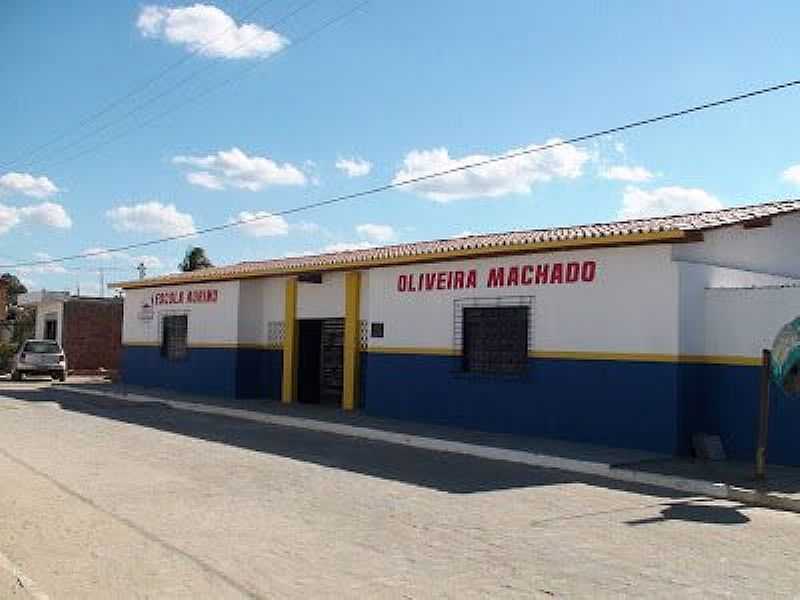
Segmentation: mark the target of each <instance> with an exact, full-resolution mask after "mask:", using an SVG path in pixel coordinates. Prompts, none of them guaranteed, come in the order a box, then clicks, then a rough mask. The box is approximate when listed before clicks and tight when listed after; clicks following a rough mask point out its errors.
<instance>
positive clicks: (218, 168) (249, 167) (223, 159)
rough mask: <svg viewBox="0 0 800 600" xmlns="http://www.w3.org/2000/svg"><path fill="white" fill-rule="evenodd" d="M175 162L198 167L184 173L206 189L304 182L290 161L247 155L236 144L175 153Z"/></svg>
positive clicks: (253, 190)
mask: <svg viewBox="0 0 800 600" xmlns="http://www.w3.org/2000/svg"><path fill="white" fill-rule="evenodd" d="M172 162H173V163H175V164H177V165H188V166H190V167H198V168H200V169H203V170H202V171H194V172H191V173H189V174H188V175H187V179H188V180H189V183H192V184H194V185H200V186H203V187H205V188H208V189H213V190H223V189H226V188H228V187H234V188H239V189H244V190H249V191H251V192H257V191H259V190H262V189H264V188H265V187H267V186H272V185H306V183H308V179H307V178H306V175H305V173H303V171H301V170H300V169H299V168H298V167H296V166H294V165H293V164H291V163H283V164H280V163H277V162H275V161H273V160H271V159H269V158H266V157H263V156H247V154H245V153H244V152H242V151H241V150H240V149H239V148H231V149H230V150H221V151H219V152H217V153H216V154H210V155H208V156H176V157H174V158H173V159H172Z"/></svg>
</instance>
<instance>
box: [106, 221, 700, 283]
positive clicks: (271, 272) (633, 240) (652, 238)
mask: <svg viewBox="0 0 800 600" xmlns="http://www.w3.org/2000/svg"><path fill="white" fill-rule="evenodd" d="M688 237H689V236H688V235H687V233H686V232H685V231H680V230H671V231H653V232H650V233H634V234H630V235H618V236H605V237H595V238H575V239H572V240H557V241H552V242H536V243H530V244H517V245H513V246H490V247H482V248H466V249H462V250H451V251H448V252H430V253H425V254H413V255H410V256H395V257H387V258H374V259H370V260H362V261H353V262H342V263H336V264H328V265H305V266H301V267H289V268H285V269H261V270H257V271H250V272H247V273H226V274H221V275H216V276H215V275H213V274H207V275H205V276H204V275H203V270H200V271H193V272H192V273H191V274H190V275H188V276H186V275H180V276H178V277H185V278H184V279H177V278H176V279H172V280H170V279H169V276H167V277H166V278H164V279H161V280H154V281H152V282H148V280H146V279H143V280H134V281H123V282H118V283H112V284H110V285H109V287H114V288H122V289H125V290H132V289H138V288H152V287H163V286H167V285H190V284H194V283H208V282H212V281H233V280H237V279H252V278H257V277H279V276H286V275H295V274H298V273H318V272H321V271H347V270H348V269H353V268H361V269H363V268H374V267H391V266H399V265H410V264H419V263H431V262H439V261H449V260H458V259H469V258H485V257H492V256H506V255H513V254H532V253H539V252H550V251H556V250H579V249H585V248H608V247H613V246H623V245H624V246H628V245H640V244H657V243H671V242H682V241H687V239H688Z"/></svg>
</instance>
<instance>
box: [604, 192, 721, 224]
mask: <svg viewBox="0 0 800 600" xmlns="http://www.w3.org/2000/svg"><path fill="white" fill-rule="evenodd" d="M720 208H723V204H722V202H721V201H720V200H719V199H717V198H716V197H715V196H713V195H711V194H709V193H708V192H706V191H705V190H701V189H699V188H684V187H678V186H669V187H661V188H656V189H654V190H643V189H641V188H638V187H635V186H629V187H627V188H625V193H624V195H623V199H622V207H621V208H620V210H619V213H618V217H619V218H620V219H640V218H645V217H658V216H666V215H676V214H683V213H691V212H701V211H705V210H718V209H720Z"/></svg>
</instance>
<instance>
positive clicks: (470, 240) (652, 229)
mask: <svg viewBox="0 0 800 600" xmlns="http://www.w3.org/2000/svg"><path fill="white" fill-rule="evenodd" d="M792 212H800V200H786V201H782V202H771V203H766V204H758V205H752V206H743V207H735V208H726V209H722V210H715V211H706V212H701V213H693V214H683V215H674V216H669V217H653V218H649V219H633V220H628V221H616V222H611V223H591V224H587V225H577V226H574V227H556V228H551V229H531V230H526V231H510V232H506V233H491V234H485V235H471V236H466V237H461V238H452V239H443V240H431V241H424V242H416V243H405V244H395V245H392V246H383V247H378V248H369V249H359V250H348V251H344V252H333V253H327V254H318V255H313V256H296V257H288V258H277V259H270V260H263V261H246V262H240V263H237V264H234V265H229V266H223V267H212V268H210V269H203V270H202V271H193V272H191V273H175V274H171V275H164V276H162V277H154V278H150V279H145V280H137V281H128V282H122V283H117V284H113V285H114V286H115V287H123V288H128V287H149V286H158V285H168V284H172V283H188V282H191V281H209V280H215V279H235V278H236V277H237V276H256V275H258V274H259V273H270V274H273V273H275V272H280V271H297V270H314V269H315V268H321V267H331V266H339V265H341V266H342V267H345V266H348V265H353V266H356V265H359V264H362V263H366V264H369V263H373V262H376V261H380V260H385V259H402V258H410V257H416V256H424V255H430V254H442V253H450V252H458V251H459V250H473V251H474V250H478V249H480V248H487V249H489V248H497V247H505V246H508V247H509V248H510V249H513V247H514V246H523V245H525V246H528V245H532V244H534V245H535V244H544V243H548V242H558V241H565V240H578V239H586V238H592V239H597V238H608V237H620V238H624V237H629V236H634V235H636V234H647V233H657V232H670V231H674V232H676V233H677V232H682V231H684V232H690V231H705V230H708V229H713V228H717V227H725V226H731V225H737V224H741V223H744V222H746V221H750V220H752V219H756V218H762V217H767V216H774V215H780V214H786V213H792ZM621 241H622V240H621Z"/></svg>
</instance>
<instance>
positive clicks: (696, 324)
mask: <svg viewBox="0 0 800 600" xmlns="http://www.w3.org/2000/svg"><path fill="white" fill-rule="evenodd" d="M675 264H676V265H677V268H678V275H679V278H680V353H681V354H689V355H700V354H703V353H704V352H705V348H706V336H707V335H708V334H707V331H706V321H705V319H706V306H705V302H706V290H707V289H708V288H731V287H743V286H767V285H773V286H774V285H782V284H786V283H791V282H793V281H794V280H793V279H790V278H787V277H778V276H775V275H766V274H764V273H758V272H753V271H744V270H741V269H728V268H724V267H716V266H713V265H705V264H698V263H686V262H677V263H675Z"/></svg>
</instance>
